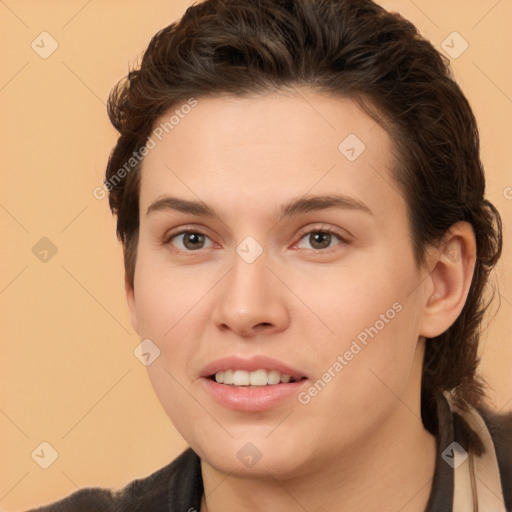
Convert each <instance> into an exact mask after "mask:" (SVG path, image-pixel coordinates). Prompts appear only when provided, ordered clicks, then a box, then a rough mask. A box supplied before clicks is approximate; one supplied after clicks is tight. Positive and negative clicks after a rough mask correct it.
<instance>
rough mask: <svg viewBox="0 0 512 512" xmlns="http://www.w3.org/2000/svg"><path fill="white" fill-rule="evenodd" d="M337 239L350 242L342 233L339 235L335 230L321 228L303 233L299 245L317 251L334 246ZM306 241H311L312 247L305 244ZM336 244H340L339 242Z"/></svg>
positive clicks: (301, 247)
mask: <svg viewBox="0 0 512 512" xmlns="http://www.w3.org/2000/svg"><path fill="white" fill-rule="evenodd" d="M303 241H305V242H303ZM336 241H338V242H343V243H348V241H347V240H345V239H344V238H343V237H342V236H341V235H338V234H337V233H335V232H334V231H332V230H330V229H327V228H321V229H314V230H311V231H308V232H307V233H305V234H303V235H302V236H301V239H300V241H299V243H298V245H297V246H298V247H299V248H300V249H310V248H311V249H313V250H315V251H322V250H325V249H330V248H331V247H333V245H331V244H333V243H335V242H336ZM304 243H306V244H308V243H309V244H310V246H311V247H307V246H304ZM334 245H339V243H338V244H334Z"/></svg>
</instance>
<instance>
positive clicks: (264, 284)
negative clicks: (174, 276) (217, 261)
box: [213, 253, 290, 338]
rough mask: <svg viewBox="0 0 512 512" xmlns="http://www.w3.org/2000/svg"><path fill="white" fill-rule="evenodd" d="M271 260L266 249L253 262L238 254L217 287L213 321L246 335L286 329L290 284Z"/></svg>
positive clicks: (222, 327)
mask: <svg viewBox="0 0 512 512" xmlns="http://www.w3.org/2000/svg"><path fill="white" fill-rule="evenodd" d="M267 263H268V262H267V259H266V257H265V253H263V254H262V255H261V256H260V257H259V258H258V259H256V261H254V262H252V263H247V262H246V261H244V260H243V259H242V258H241V257H239V256H238V255H235V258H234V264H233V268H232V269H231V271H230V272H228V274H227V275H226V277H225V278H224V279H223V280H222V282H221V283H222V285H221V286H220V287H218V289H217V293H218V300H217V301H216V306H215V309H214V311H213V322H214V323H215V325H216V326H217V328H218V329H220V330H221V331H233V332H234V333H236V334H237V335H238V336H241V337H244V338H248V337H254V336H256V335H258V334H263V333H265V334H271V333H277V332H280V331H282V330H284V329H286V327H287V326H288V324H289V320H290V318H289V311H288V308H287V306H286V303H285V301H286V288H285V287H284V286H283V284H282V282H280V281H279V279H277V278H276V277H275V275H274V273H275V271H274V272H272V271H271V270H270V269H269V268H268V266H267ZM219 284H220V283H219Z"/></svg>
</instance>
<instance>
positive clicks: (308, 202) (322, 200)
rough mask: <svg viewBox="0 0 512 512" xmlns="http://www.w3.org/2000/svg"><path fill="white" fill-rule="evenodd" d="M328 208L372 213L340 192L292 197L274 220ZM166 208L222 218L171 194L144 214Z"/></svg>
mask: <svg viewBox="0 0 512 512" xmlns="http://www.w3.org/2000/svg"><path fill="white" fill-rule="evenodd" d="M328 208H338V209H343V210H355V211H360V212H364V213H366V214H369V215H373V212H372V211H371V210H370V208H368V206H366V205H365V204H364V203H363V202H362V201H359V200H358V199H355V198H353V197H349V196H345V195H341V194H333V195H332V194H330V195H319V196H309V197H300V198H297V199H293V200H291V201H290V202H289V203H287V204H284V205H281V207H280V212H279V214H278V216H277V218H276V219H275V220H276V222H279V221H281V220H283V219H285V218H289V217H294V216H297V215H300V214H305V213H309V212H314V211H319V210H326V209H328ZM166 210H174V211H178V212H181V213H188V214H191V215H197V216H201V217H211V218H219V219H221V220H222V217H221V216H220V215H219V214H218V213H217V212H216V211H215V210H214V209H213V208H212V207H210V206H208V205H207V204H205V203H204V202H202V201H191V200H188V199H180V198H177V197H171V196H165V197H162V198H160V199H157V200H156V201H155V202H153V203H152V204H151V205H150V206H149V208H148V209H147V212H146V215H149V214H150V213H152V212H157V211H166Z"/></svg>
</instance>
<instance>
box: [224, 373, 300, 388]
mask: <svg viewBox="0 0 512 512" xmlns="http://www.w3.org/2000/svg"><path fill="white" fill-rule="evenodd" d="M215 381H216V382H218V383H219V384H229V385H232V386H272V385H275V384H279V383H281V382H283V383H288V382H295V380H292V378H291V377H290V375H286V374H284V373H280V372H278V371H277V370H270V371H267V370H255V371H254V372H248V371H246V370H225V371H223V372H217V373H216V374H215Z"/></svg>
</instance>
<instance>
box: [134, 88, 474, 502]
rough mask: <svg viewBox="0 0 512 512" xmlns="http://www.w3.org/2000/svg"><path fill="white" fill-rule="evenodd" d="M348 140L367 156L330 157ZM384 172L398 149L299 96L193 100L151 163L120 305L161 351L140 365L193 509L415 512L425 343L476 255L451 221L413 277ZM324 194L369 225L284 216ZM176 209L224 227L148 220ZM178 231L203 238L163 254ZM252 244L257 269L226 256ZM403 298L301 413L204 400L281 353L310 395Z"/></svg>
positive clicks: (358, 119)
mask: <svg viewBox="0 0 512 512" xmlns="http://www.w3.org/2000/svg"><path fill="white" fill-rule="evenodd" d="M164 118H165V116H164ZM157 124H158V123H157ZM351 133H352V134H356V135H357V137H359V139H361V140H362V141H364V144H365V145H366V149H365V151H364V152H363V153H361V155H360V156H359V157H358V158H357V159H356V160H354V161H349V160H348V159H347V158H346V157H345V156H344V155H343V154H342V153H341V152H340V151H339V150H338V145H339V144H340V142H341V141H343V140H344V139H345V138H346V137H347V135H348V134H351ZM392 165H393V142H392V140H391V139H390V137H389V136H388V134H387V133H386V132H385V131H384V130H383V129H382V128H381V127H380V125H378V124H376V123H375V121H373V120H372V119H371V118H370V117H368V116H367V115H366V114H365V113H364V112H363V111H362V110H361V109H360V108H359V107H358V106H357V105H356V104H355V103H354V102H352V101H351V100H348V99H341V98H334V97H329V96H326V95H322V94H320V93H318V92H315V91H311V90H305V89H304V90H301V91H299V90H297V91H296V93H284V92H282V91H281V92H276V93H270V94H265V95H261V96H252V97H244V98H235V97H231V96H224V97H215V98H198V105H197V106H196V107H195V108H194V109H193V110H192V111H191V113H190V114H188V115H187V116H186V118H185V119H183V120H181V122H180V124H179V125H177V126H175V127H174V129H173V130H172V131H170V132H169V134H168V135H166V136H165V137H164V138H163V140H162V141H161V142H159V143H158V144H157V146H156V147H155V148H154V149H152V150H151V151H150V152H149V154H148V155H147V156H146V158H145V161H144V164H143V168H142V177H141V190H140V212H141V213H140V234H139V244H138V259H137V263H136V269H135V278H134V286H133V287H132V286H131V285H130V284H129V283H127V297H128V304H129V308H130V312H131V318H132V323H133V326H134V328H135V330H136V331H137V333H138V334H139V336H140V337H141V339H143V338H149V339H151V340H152V341H153V342H154V343H155V344H156V345H157V346H158V347H159V349H160V351H161V355H160V357H159V358H158V359H156V360H155V362H154V363H153V364H151V365H150V366H148V372H149V377H150V379H151V382H152V384H153V387H154V389H155V391H156V394H157V396H158V398H159V400H160V402H161V403H162V406H163V408H164V409H165V411H166V413H167V414H168V416H169V418H170V419H171V420H172V422H173V424H174V425H175V427H176V428H177V429H178V431H179V432H180V433H181V434H182V436H183V437H184V438H185V440H186V441H187V442H188V443H189V444H190V446H191V447H192V448H193V449H194V450H195V451H196V453H198V454H199V456H200V457H201V459H202V464H201V468H202V476H203V482H204V486H205V496H206V499H205V498H204V497H203V503H202V506H201V511H202V512H204V511H205V510H208V511H210V512H216V511H221V510H227V509H232V510H236V509H237V507H238V509H243V510H245V511H264V510H272V511H277V512H279V511H281V510H283V511H284V510H286V511H287V512H289V511H299V510H300V511H303V510H308V511H309V512H314V511H324V512H325V511H330V510H332V511H334V510H344V511H356V510H380V511H383V512H386V511H393V512H396V511H397V510H401V511H402V512H413V511H423V510H424V508H425V505H426V503H427V500H428V496H429V494H430V489H431V481H432V477H433V472H434V466H435V452H436V445H435V439H434V437H433V436H431V435H430V434H429V433H428V432H427V431H426V430H425V429H424V428H423V425H422V422H421V420H420V379H421V365H422V358H423V353H424V344H425V338H424V337H432V336H436V335H438V334H440V333H442V332H444V331H445V330H446V329H447V328H448V327H449V326H450V325H451V324H452V323H453V322H454V321H455V319H456V318H457V316H458V315H459V313H460V311H461V310H462V307H463V305H464V302H465V299H466V297H467V293H468V290H469V285H470V281H471V276H472V273H473V269H474V261H475V241H474V235H473V231H472V228H471V226H470V225H469V224H467V223H462V222H461V223H458V224H456V225H455V226H453V227H452V229H451V231H450V233H449V236H448V237H447V240H446V243H445V244H444V245H441V246H440V247H439V248H438V249H437V248H434V247H429V249H428V257H427V264H426V265H425V266H424V267H422V268H418V267H417V266H416V264H415V261H414V257H413V251H412V245H411V240H410V237H409V234H408V233H409V227H408V217H407V207H406V203H405V200H404V198H403V197H402V195H401V194H400V193H399V192H398V187H397V186H396V185H395V184H394V183H393V180H392V178H391V175H390V169H391V167H392ZM329 194H331V195H332V194H343V195H346V196H348V197H350V198H353V199H356V200H358V201H360V202H362V203H364V204H365V205H366V206H367V207H368V208H369V209H370V210H371V214H368V213H366V212H365V211H361V210H357V209H347V208H327V209H322V210H318V211H311V212H307V213H301V214H299V215H296V216H293V217H290V218H284V219H281V220H280V221H277V220H276V219H277V217H276V216H277V215H278V214H279V209H280V206H281V205H283V204H286V203H288V202H290V201H291V200H293V199H296V198H300V197H303V196H307V197H310V196H313V195H329ZM170 195H172V196H174V197H178V198H182V199H187V200H192V201H203V202H204V203H206V204H207V205H208V206H210V207H211V208H213V209H214V210H215V211H216V212H217V213H218V214H219V216H220V218H216V217H215V218H210V217H205V216H197V215H193V214H190V213H183V212H178V211H174V210H171V209H157V210H153V211H150V212H149V213H148V208H149V207H150V205H152V204H153V203H155V202H156V201H158V200H160V199H162V198H163V197H165V196H170ZM185 228H186V229H189V230H191V231H192V232H197V230H199V231H200V232H202V233H204V234H205V235H206V237H205V238H204V239H199V242H200V243H198V239H197V238H196V239H195V241H194V240H193V241H192V245H190V238H189V239H187V240H185V239H184V236H176V237H174V238H171V239H170V240H169V238H170V236H169V235H172V234H178V232H179V231H180V230H182V229H185ZM324 228H328V229H332V230H334V231H335V232H336V234H337V235H339V236H340V237H342V238H345V239H346V242H343V241H341V239H339V238H337V236H333V237H332V238H331V239H330V241H329V239H327V242H325V243H326V245H327V247H326V248H322V247H321V246H320V248H319V244H318V242H317V243H315V238H314V237H313V236H312V235H311V236H310V232H316V231H322V229H324ZM247 236H252V237H253V238H254V239H255V240H256V241H257V242H258V243H259V244H260V246H261V247H262V248H263V252H262V254H261V255H260V256H259V257H258V258H257V259H256V260H255V261H254V262H253V263H247V262H246V261H245V260H244V259H243V258H241V257H240V256H239V255H238V254H237V252H236V247H237V245H238V244H240V242H242V241H243V240H244V239H245V238H246V237H247ZM202 240H204V242H201V241H202ZM185 242H186V243H187V244H188V245H184V243H185ZM194 243H195V244H196V245H193V244H194ZM320 245H321V244H320ZM315 248H316V249H317V250H316V251H315V250H314V249H315ZM187 251H188V252H187ZM397 302H398V303H400V305H401V306H402V310H401V311H400V312H399V313H397V314H396V315H395V317H394V318H393V319H392V320H390V321H389V322H388V323H386V324H385V327H384V328H382V329H381V330H380V331H379V333H378V334H377V335H376V336H375V337H374V338H373V339H370V340H369V342H368V344H367V346H365V347H364V348H363V349H362V350H361V351H360V352H359V353H358V354H357V356H355V357H354V358H353V359H352V360H351V361H349V362H348V364H347V365H346V366H345V367H344V368H343V370H342V371H341V372H339V373H338V374H337V375H336V377H335V378H333V379H332V380H331V382H329V383H328V385H327V386H325V388H324V389H323V390H322V391H321V392H320V393H318V394H317V396H315V397H313V398H311V401H310V402H309V403H308V404H306V405H303V404H301V403H299V401H298V400H297V398H296V397H292V398H291V399H290V400H287V401H285V402H283V404H282V405H279V406H277V407H275V408H273V409H270V410H267V411H261V412H240V411H234V410H229V409H226V408H224V407H223V406H221V405H219V404H218V403H217V402H216V401H215V400H214V399H213V398H212V397H211V396H210V395H209V394H207V393H206V391H205V390H204V388H203V386H202V382H201V381H200V378H199V376H200V372H201V370H202V369H203V368H204V366H205V365H206V364H208V363H209V362H211V361H212V360H214V359H218V358H220V357H223V356H226V355H240V356H244V357H249V356H252V355H256V354H263V355H267V356H270V357H274V358H276V359H278V360H280V361H283V362H284V363H286V364H288V365H290V366H292V367H294V368H297V369H300V370H301V371H303V372H304V373H305V375H308V376H310V377H311V379H312V380H313V381H315V380H317V379H318V378H321V376H322V375H323V374H324V373H325V372H326V371H327V369H328V368H329V367H332V365H333V363H334V362H335V361H336V358H337V356H338V355H340V354H344V353H345V352H346V351H347V350H348V349H349V348H350V345H351V342H352V341H353V340H354V339H355V338H356V336H357V335H358V334H359V333H360V332H361V331H363V330H364V329H365V327H369V326H372V325H374V324H375V322H376V321H377V320H379V318H380V315H381V314H384V313H385V312H386V311H387V310H388V309H390V308H391V307H392V305H393V304H394V303H397ZM309 385H311V382H310V383H309ZM304 389H307V386H306V387H305V388H304ZM247 442H251V443H253V444H254V445H255V446H256V447H257V449H258V450H259V452H260V453H261V459H260V460H259V461H258V462H257V463H256V464H255V465H254V466H252V467H250V468H249V467H246V466H245V465H244V464H242V463H241V461H240V460H239V459H238V457H237V452H238V451H239V450H240V449H241V448H242V447H243V446H244V445H245V444H246V443H247ZM233 507H235V508H233Z"/></svg>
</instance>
